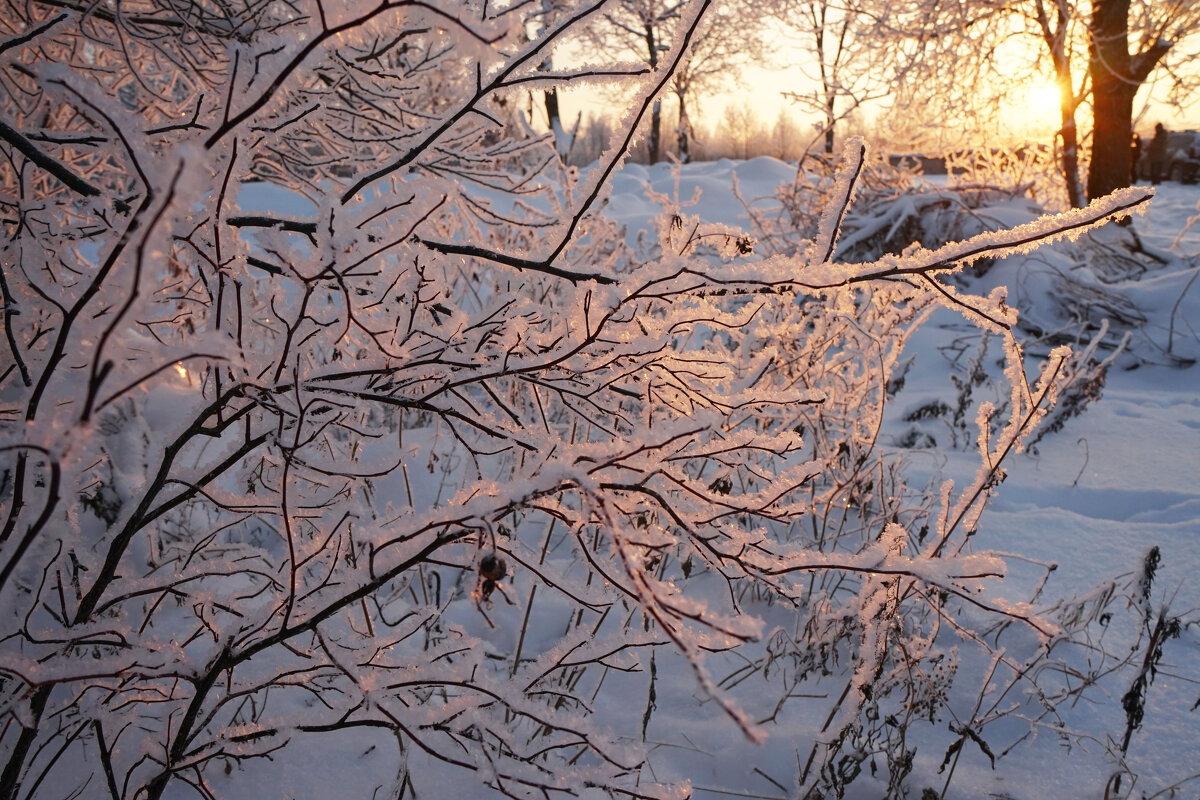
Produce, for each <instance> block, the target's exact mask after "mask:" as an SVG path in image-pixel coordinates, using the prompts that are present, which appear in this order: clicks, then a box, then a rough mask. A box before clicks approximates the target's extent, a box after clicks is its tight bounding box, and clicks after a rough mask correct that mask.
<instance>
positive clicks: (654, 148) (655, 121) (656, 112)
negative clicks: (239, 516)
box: [644, 22, 662, 164]
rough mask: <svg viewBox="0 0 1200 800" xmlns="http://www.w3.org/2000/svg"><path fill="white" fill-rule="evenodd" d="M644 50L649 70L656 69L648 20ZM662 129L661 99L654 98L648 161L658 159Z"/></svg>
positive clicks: (656, 61)
mask: <svg viewBox="0 0 1200 800" xmlns="http://www.w3.org/2000/svg"><path fill="white" fill-rule="evenodd" d="M644 30H645V37H646V51H647V53H648V55H649V62H648V63H649V64H650V70H651V72H653V71H654V70H657V69H658V41H657V39H656V37H655V36H654V26H653V25H652V24H650V23H649V22H647V23H646V25H645V28H644ZM661 131H662V100H659V99H657V98H656V99H655V100H654V105H653V106H651V108H650V142H649V145H650V147H649V149H650V163H651V164H657V163H658V159H659V150H660V142H661V141H662V137H661Z"/></svg>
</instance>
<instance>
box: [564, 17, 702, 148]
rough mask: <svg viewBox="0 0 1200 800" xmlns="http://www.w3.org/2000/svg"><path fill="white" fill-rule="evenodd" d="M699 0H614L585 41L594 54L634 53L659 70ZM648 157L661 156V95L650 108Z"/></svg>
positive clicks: (591, 28)
mask: <svg viewBox="0 0 1200 800" xmlns="http://www.w3.org/2000/svg"><path fill="white" fill-rule="evenodd" d="M697 2H699V0H614V2H613V3H611V4H609V6H608V7H607V9H606V10H605V12H604V13H603V14H602V15H601V16H600V17H599V18H598V19H597V20H596V22H595V23H594V24H593V25H592V26H591V27H590V28H589V29H588V35H587V39H586V42H587V44H588V49H589V51H590V52H592V53H593V54H603V55H604V56H605V57H610V56H613V55H627V56H631V57H633V58H635V59H637V60H639V61H641V62H643V63H645V64H646V65H647V66H648V67H649V68H650V69H651V71H653V70H657V69H658V68H659V65H660V64H661V63H662V59H663V55H664V54H665V53H666V52H667V50H668V49H669V47H670V42H671V40H672V39H673V38H674V35H675V30H676V27H677V26H678V25H679V21H680V19H682V17H683V14H682V12H683V9H684V8H685V7H686V6H688V5H689V3H691V4H694V3H697ZM649 125H650V127H649V140H648V142H647V146H648V157H649V160H650V163H651V164H656V163H658V161H659V160H660V159H661V158H662V98H660V97H656V98H654V102H653V105H652V107H651V109H650V123H649Z"/></svg>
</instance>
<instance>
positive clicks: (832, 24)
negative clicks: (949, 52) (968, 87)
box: [763, 0, 911, 154]
mask: <svg viewBox="0 0 1200 800" xmlns="http://www.w3.org/2000/svg"><path fill="white" fill-rule="evenodd" d="M763 7H764V8H765V9H767V10H768V11H769V13H771V14H772V15H773V16H774V17H775V18H776V19H778V20H779V21H780V22H782V23H783V26H784V27H783V31H782V35H783V36H784V37H785V41H788V42H796V43H798V45H799V47H800V48H801V49H802V50H803V51H807V53H808V57H807V58H802V59H795V58H792V60H793V61H794V62H797V64H796V65H798V66H800V67H801V68H803V69H804V70H805V71H806V72H809V73H810V77H811V78H812V81H813V83H814V84H815V85H814V88H813V89H812V90H811V91H807V92H806V91H800V90H789V91H785V92H784V93H783V94H784V96H785V97H787V98H788V99H790V100H791V101H792V102H794V103H795V104H796V105H797V106H799V107H800V108H801V109H802V110H803V111H804V112H806V113H812V114H816V115H817V116H818V117H819V118H820V119H821V120H822V124H821V127H820V129H819V136H820V137H821V138H822V139H823V140H824V152H825V153H826V154H832V153H834V152H835V149H836V147H837V137H836V131H837V127H838V124H839V123H840V122H842V121H843V120H844V119H845V118H846V116H847V115H848V114H851V113H853V112H854V111H856V110H857V109H859V108H860V107H861V106H862V105H863V104H864V103H868V102H870V101H872V100H879V99H883V98H885V97H887V96H888V95H889V94H891V93H892V91H893V90H894V87H895V86H896V85H897V83H898V82H899V81H901V80H902V77H903V75H904V73H905V72H906V71H907V70H908V68H909V66H910V64H909V62H910V61H911V54H910V52H909V51H906V50H904V49H902V48H899V47H898V46H897V45H898V44H899V43H900V42H901V41H902V38H901V37H899V36H896V35H894V32H893V22H892V19H891V15H892V12H893V9H894V4H888V5H883V6H880V7H878V8H876V7H875V6H874V5H873V4H872V3H871V2H870V0H851V2H848V3H847V2H840V1H839V0H764V2H763ZM806 149H807V148H806Z"/></svg>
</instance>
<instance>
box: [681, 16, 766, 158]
mask: <svg viewBox="0 0 1200 800" xmlns="http://www.w3.org/2000/svg"><path fill="white" fill-rule="evenodd" d="M761 22H762V17H761V16H756V15H755V14H754V13H753V12H752V10H751V7H750V6H749V5H748V3H746V2H744V0H737V2H729V1H727V2H723V3H721V4H719V5H716V6H714V8H713V10H712V11H711V12H710V13H709V14H708V16H707V17H706V19H705V21H704V24H703V26H702V27H701V28H700V30H699V31H697V33H696V36H695V37H694V38H693V39H692V44H691V46H690V47H689V48H688V52H687V53H686V54H685V55H684V58H683V61H682V62H680V65H679V69H677V70H676V71H675V75H674V76H673V77H672V79H671V92H672V94H674V95H675V103H676V107H677V110H678V124H677V125H676V126H675V144H676V152H677V153H678V155H679V160H680V161H682V162H684V163H685V164H686V163H687V162H689V161H691V159H692V142H693V141H694V139H695V132H694V129H693V127H692V115H691V110H692V107H693V105H694V104H695V103H696V102H697V100H698V98H699V97H701V96H703V95H706V94H710V93H712V92H715V91H718V90H720V89H722V88H725V87H728V86H729V85H730V84H732V83H734V82H736V81H737V75H738V71H739V68H740V67H741V66H742V65H744V64H746V63H747V62H750V61H752V60H754V59H755V57H756V56H758V55H761V52H762V46H761V44H762V35H761V27H762V26H761Z"/></svg>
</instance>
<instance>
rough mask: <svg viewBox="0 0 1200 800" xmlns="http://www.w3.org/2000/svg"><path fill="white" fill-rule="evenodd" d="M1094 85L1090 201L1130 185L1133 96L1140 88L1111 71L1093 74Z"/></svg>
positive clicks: (1089, 173) (1089, 184)
mask: <svg viewBox="0 0 1200 800" xmlns="http://www.w3.org/2000/svg"><path fill="white" fill-rule="evenodd" d="M1093 69H1095V68H1093ZM1092 82H1093V83H1092V109H1093V114H1094V123H1093V129H1092V161H1091V164H1090V166H1089V167H1088V183H1087V194H1088V199H1089V200H1095V199H1096V198H1097V197H1103V196H1104V195H1106V194H1108V193H1110V192H1113V191H1115V190H1117V189H1123V188H1124V187H1126V186H1128V185H1129V177H1130V176H1129V147H1130V142H1131V140H1132V139H1133V122H1132V120H1133V96H1134V94H1135V93H1136V92H1137V88H1138V87H1137V86H1136V85H1132V84H1130V83H1129V82H1128V81H1127V80H1125V79H1123V78H1121V77H1119V76H1116V75H1113V74H1112V73H1111V72H1108V73H1101V72H1099V71H1093V73H1092Z"/></svg>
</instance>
